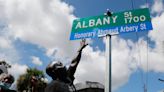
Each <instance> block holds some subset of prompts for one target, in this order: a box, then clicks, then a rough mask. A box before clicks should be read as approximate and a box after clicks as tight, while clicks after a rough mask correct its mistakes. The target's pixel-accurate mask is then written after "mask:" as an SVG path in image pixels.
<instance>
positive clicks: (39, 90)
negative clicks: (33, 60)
mask: <svg viewBox="0 0 164 92" xmlns="http://www.w3.org/2000/svg"><path fill="white" fill-rule="evenodd" d="M44 79H45V77H44V73H43V71H40V70H37V69H36V68H29V69H27V71H26V73H25V74H22V75H20V77H19V78H18V80H17V91H18V92H44V88H45V87H46V85H47V83H46V82H45V81H44Z"/></svg>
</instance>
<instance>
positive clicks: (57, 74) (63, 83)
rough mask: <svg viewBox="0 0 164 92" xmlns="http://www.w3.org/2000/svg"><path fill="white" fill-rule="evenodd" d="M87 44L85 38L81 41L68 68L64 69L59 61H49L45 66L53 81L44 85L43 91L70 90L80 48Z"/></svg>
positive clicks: (58, 91) (80, 51)
mask: <svg viewBox="0 0 164 92" xmlns="http://www.w3.org/2000/svg"><path fill="white" fill-rule="evenodd" d="M87 45H88V44H86V41H85V40H82V41H81V47H80V49H79V50H78V54H77V56H76V57H75V58H74V59H73V60H72V62H71V65H70V66H69V68H68V69H66V67H65V66H64V65H63V64H62V63H61V62H60V61H57V62H51V63H50V64H49V65H48V66H47V68H46V73H47V74H48V75H49V76H50V77H51V78H52V79H53V81H52V82H51V83H50V84H49V85H48V86H47V87H46V89H45V92H70V91H69V85H73V81H74V79H75V78H74V74H75V72H76V68H77V66H78V64H79V62H80V59H81V54H82V50H83V49H84V48H85V47H86V46H87ZM73 87H74V86H73ZM74 88H75V87H74Z"/></svg>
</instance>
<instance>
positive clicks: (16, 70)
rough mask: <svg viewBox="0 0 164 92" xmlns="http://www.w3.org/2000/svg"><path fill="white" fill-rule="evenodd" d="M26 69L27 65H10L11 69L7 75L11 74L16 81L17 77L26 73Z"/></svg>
mask: <svg viewBox="0 0 164 92" xmlns="http://www.w3.org/2000/svg"><path fill="white" fill-rule="evenodd" d="M27 68H28V66H27V65H21V64H18V63H14V64H12V67H11V68H9V73H10V74H12V75H13V76H14V77H15V79H17V78H18V77H19V75H21V74H24V73H25V72H26V70H27Z"/></svg>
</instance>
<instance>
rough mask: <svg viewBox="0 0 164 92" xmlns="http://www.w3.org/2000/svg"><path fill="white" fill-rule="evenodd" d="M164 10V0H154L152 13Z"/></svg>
mask: <svg viewBox="0 0 164 92" xmlns="http://www.w3.org/2000/svg"><path fill="white" fill-rule="evenodd" d="M163 11H164V5H163V0H154V4H153V6H152V13H161V12H163Z"/></svg>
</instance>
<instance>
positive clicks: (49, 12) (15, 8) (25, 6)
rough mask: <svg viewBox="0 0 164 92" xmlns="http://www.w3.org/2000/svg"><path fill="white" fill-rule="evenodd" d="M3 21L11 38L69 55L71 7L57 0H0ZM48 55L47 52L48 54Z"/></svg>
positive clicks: (71, 47)
mask: <svg viewBox="0 0 164 92" xmlns="http://www.w3.org/2000/svg"><path fill="white" fill-rule="evenodd" d="M1 3H3V5H2V6H1V7H2V9H4V11H5V12H4V14H3V15H5V16H6V20H8V23H9V28H10V30H12V31H11V34H13V36H14V37H15V39H20V40H23V41H25V42H30V43H32V44H36V45H38V46H40V47H43V48H46V50H47V51H48V52H47V53H49V51H50V50H53V49H54V48H58V52H57V54H56V57H63V56H65V57H66V56H72V55H73V54H71V53H73V52H74V51H75V49H76V46H77V45H76V44H75V41H74V42H70V41H69V34H70V31H71V25H72V21H73V19H74V18H75V16H74V15H73V14H72V13H73V10H74V8H73V6H71V5H68V4H66V3H65V2H62V1H61V0H48V1H44V0H35V1H33V0H12V1H10V0H2V1H1ZM49 56H50V55H49Z"/></svg>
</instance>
